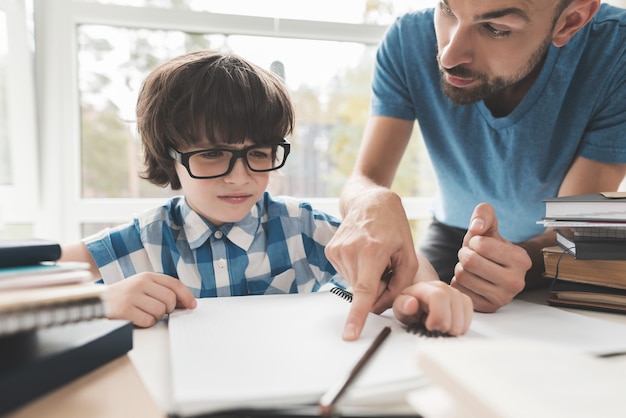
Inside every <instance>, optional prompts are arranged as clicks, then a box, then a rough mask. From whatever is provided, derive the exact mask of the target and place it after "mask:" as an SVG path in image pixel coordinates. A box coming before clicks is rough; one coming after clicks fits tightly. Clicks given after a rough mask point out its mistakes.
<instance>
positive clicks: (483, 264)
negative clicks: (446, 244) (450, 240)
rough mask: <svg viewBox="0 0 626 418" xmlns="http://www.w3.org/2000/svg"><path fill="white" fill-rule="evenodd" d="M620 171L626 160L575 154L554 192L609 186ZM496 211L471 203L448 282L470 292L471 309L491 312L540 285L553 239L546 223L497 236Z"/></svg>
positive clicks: (613, 187)
mask: <svg viewBox="0 0 626 418" xmlns="http://www.w3.org/2000/svg"><path fill="white" fill-rule="evenodd" d="M624 175H626V164H607V163H600V162H597V161H591V160H588V159H586V158H583V157H578V158H577V159H576V160H575V161H574V163H573V164H572V166H571V168H570V169H569V171H568V173H567V175H566V176H565V178H564V179H563V182H562V184H561V187H560V189H559V192H558V195H559V196H567V195H575V194H584V193H596V192H606V191H615V190H617V189H618V188H619V185H620V183H621V182H622V180H623V179H624ZM497 225H498V224H497V218H496V214H495V213H494V212H493V208H491V207H490V206H489V205H485V204H481V205H478V206H477V207H476V209H475V210H474V214H473V215H472V220H471V221H470V226H469V229H468V233H467V235H466V236H465V239H464V241H463V247H462V248H461V249H460V250H459V263H458V264H457V265H456V267H455V277H454V278H453V279H452V282H451V285H452V286H453V287H455V288H458V289H459V290H461V291H462V292H464V293H466V294H467V295H469V296H470V297H471V298H472V302H473V304H474V309H476V310H477V311H481V312H494V311H496V310H497V309H499V308H500V307H502V306H504V305H506V304H508V303H509V302H510V301H511V300H512V299H513V298H514V297H515V295H517V293H519V292H520V291H521V290H522V289H524V288H532V287H539V286H545V284H546V281H545V279H543V277H542V274H543V272H544V264H543V256H542V253H541V249H542V248H544V247H548V246H552V245H556V240H555V235H554V232H553V231H552V230H551V229H547V230H546V232H544V233H543V234H541V235H538V236H536V237H533V238H531V239H529V240H527V241H525V242H522V243H518V244H513V243H511V242H509V241H506V240H505V239H504V238H502V237H500V235H499V233H498V227H497Z"/></svg>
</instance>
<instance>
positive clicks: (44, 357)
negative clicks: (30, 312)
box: [0, 319, 133, 414]
mask: <svg viewBox="0 0 626 418" xmlns="http://www.w3.org/2000/svg"><path fill="white" fill-rule="evenodd" d="M132 347H133V327H132V323H130V322H128V321H121V320H108V319H97V320H93V321H85V322H80V323H75V324H67V325H61V326H56V327H51V328H46V329H40V330H34V331H31V332H27V333H20V334H15V335H12V336H5V337H1V338H0V393H2V396H0V414H4V413H6V412H8V411H10V410H13V409H15V408H17V407H19V406H21V405H23V404H25V403H26V402H29V401H31V400H33V399H35V398H37V397H39V396H41V395H44V394H45V393H47V392H50V391H52V390H54V389H56V388H58V387H60V386H62V385H64V384H66V383H68V382H70V381H72V380H74V379H76V378H78V377H80V376H82V375H85V374H86V373H88V372H90V371H92V370H94V369H96V368H98V367H100V366H102V365H104V364H106V363H108V362H109V361H111V360H114V359H116V358H118V357H120V356H122V355H124V354H126V353H127V352H128V351H129V350H130V349H132Z"/></svg>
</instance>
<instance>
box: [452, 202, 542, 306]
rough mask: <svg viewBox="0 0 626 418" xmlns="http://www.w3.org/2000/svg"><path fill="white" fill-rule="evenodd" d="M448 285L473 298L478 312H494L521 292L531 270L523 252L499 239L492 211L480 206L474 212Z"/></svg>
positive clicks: (521, 249)
mask: <svg viewBox="0 0 626 418" xmlns="http://www.w3.org/2000/svg"><path fill="white" fill-rule="evenodd" d="M458 255H459V262H458V263H457V265H456V267H455V268H454V278H453V279H452V281H451V283H450V285H451V286H452V287H454V288H456V289H459V290H461V291H462V292H463V293H465V294H467V295H468V296H470V297H471V298H472V302H473V303H474V308H475V309H476V310H477V311H479V312H495V311H496V310H497V309H498V308H500V307H502V306H504V305H506V304H508V303H509V302H511V300H512V299H513V298H514V297H515V295H517V294H518V293H519V292H521V291H522V290H523V289H524V285H525V283H526V281H525V279H526V272H527V271H528V270H529V269H530V267H531V266H532V262H531V259H530V256H529V255H528V253H527V252H526V250H525V249H524V248H522V247H520V246H519V245H515V244H513V243H511V242H509V241H507V240H505V239H504V238H502V237H501V236H500V233H499V232H498V219H497V218H496V214H495V212H494V210H493V207H492V206H491V205H489V204H487V203H481V204H479V205H478V206H476V208H475V209H474V213H473V214H472V218H471V221H470V225H469V229H468V231H467V234H466V235H465V238H464V239H463V247H461V249H460V250H459V253H458Z"/></svg>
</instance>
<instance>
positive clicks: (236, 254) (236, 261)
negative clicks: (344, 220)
mask: <svg viewBox="0 0 626 418" xmlns="http://www.w3.org/2000/svg"><path fill="white" fill-rule="evenodd" d="M338 226H339V220H337V219H336V218H333V217H332V216H330V215H327V214H325V213H322V212H320V211H317V210H314V209H313V208H312V207H311V206H310V205H309V204H308V203H306V202H301V201H298V200H295V199H292V198H285V197H281V198H273V197H272V196H271V195H270V194H269V193H267V192H266V193H265V194H264V195H263V197H262V198H261V199H260V200H259V201H258V202H257V203H256V205H255V206H254V207H253V208H252V210H251V211H250V213H249V214H248V216H246V217H245V218H244V219H243V220H241V221H240V222H236V223H228V224H225V225H223V226H221V227H219V228H217V227H215V226H214V225H212V224H211V223H210V222H208V221H207V220H206V219H204V218H203V217H201V216H200V215H198V213H196V212H194V211H193V210H192V209H191V208H190V207H189V205H188V204H187V202H186V201H185V198H184V197H175V198H172V199H170V200H169V201H167V202H166V203H165V204H164V205H163V206H161V207H158V208H155V209H151V210H149V211H146V212H144V213H142V214H140V215H139V216H137V217H135V219H134V220H133V221H132V222H130V223H128V224H125V225H121V226H119V227H116V228H112V229H105V230H103V231H101V232H100V233H98V234H95V235H92V236H90V237H87V238H85V239H84V242H85V244H86V245H87V248H88V249H89V251H90V252H91V255H92V256H93V258H94V259H95V261H96V263H97V265H98V267H99V268H100V272H101V273H102V276H103V280H104V282H105V283H107V284H111V283H115V282H117V281H119V280H122V279H124V278H126V277H129V276H132V275H134V274H136V273H140V272H146V271H150V272H157V273H163V274H167V275H168V276H172V277H175V278H178V279H179V280H180V281H182V282H183V283H184V284H185V285H186V286H187V287H188V288H189V290H191V291H192V292H193V294H194V295H195V297H214V296H243V295H262V294H271V293H303V292H314V291H317V290H318V289H319V288H320V287H321V286H322V285H324V284H326V283H329V282H333V283H337V284H339V285H340V286H342V287H346V283H345V280H344V279H343V278H341V277H340V276H338V275H337V272H336V271H335V269H334V267H333V266H332V265H331V264H330V262H329V261H328V260H327V259H326V256H325V255H324V248H325V246H326V244H327V243H328V241H329V240H330V239H331V237H332V236H333V234H334V233H335V231H336V230H337V227H338Z"/></svg>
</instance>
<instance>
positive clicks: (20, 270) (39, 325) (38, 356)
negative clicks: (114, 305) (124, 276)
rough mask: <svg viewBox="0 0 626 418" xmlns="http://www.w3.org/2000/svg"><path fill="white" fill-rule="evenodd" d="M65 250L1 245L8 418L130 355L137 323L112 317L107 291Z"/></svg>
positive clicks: (0, 318) (3, 408) (0, 330)
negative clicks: (108, 315) (62, 259)
mask: <svg viewBox="0 0 626 418" xmlns="http://www.w3.org/2000/svg"><path fill="white" fill-rule="evenodd" d="M60 257H61V246H60V245H59V244H58V243H55V242H52V241H48V240H41V239H20V240H0V393H2V394H3V395H2V396H1V397H0V415H2V414H4V413H6V412H8V411H11V410H13V409H15V408H18V407H19V406H21V405H23V404H24V403H26V402H28V401H30V400H32V399H34V398H36V397H38V396H41V395H43V394H45V393H47V392H49V391H51V390H54V389H56V388H58V387H59V386H61V385H64V384H65V383H68V382H69V381H71V380H73V379H75V378H78V377H80V376H82V375H84V374H86V373H88V372H90V371H91V370H94V369H95V368H97V367H99V366H101V365H103V364H105V363H107V362H109V361H111V360H113V359H115V358H117V357H119V356H121V355H123V354H125V353H127V352H128V351H129V350H130V349H131V348H132V324H131V323H130V322H128V321H118V320H108V319H106V318H104V317H105V314H106V309H105V301H104V297H103V296H104V294H105V290H106V287H105V286H104V285H100V284H96V283H94V282H93V277H92V274H91V273H90V271H89V270H88V268H89V265H88V264H86V263H69V262H58V261H57V260H59V258H60Z"/></svg>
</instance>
